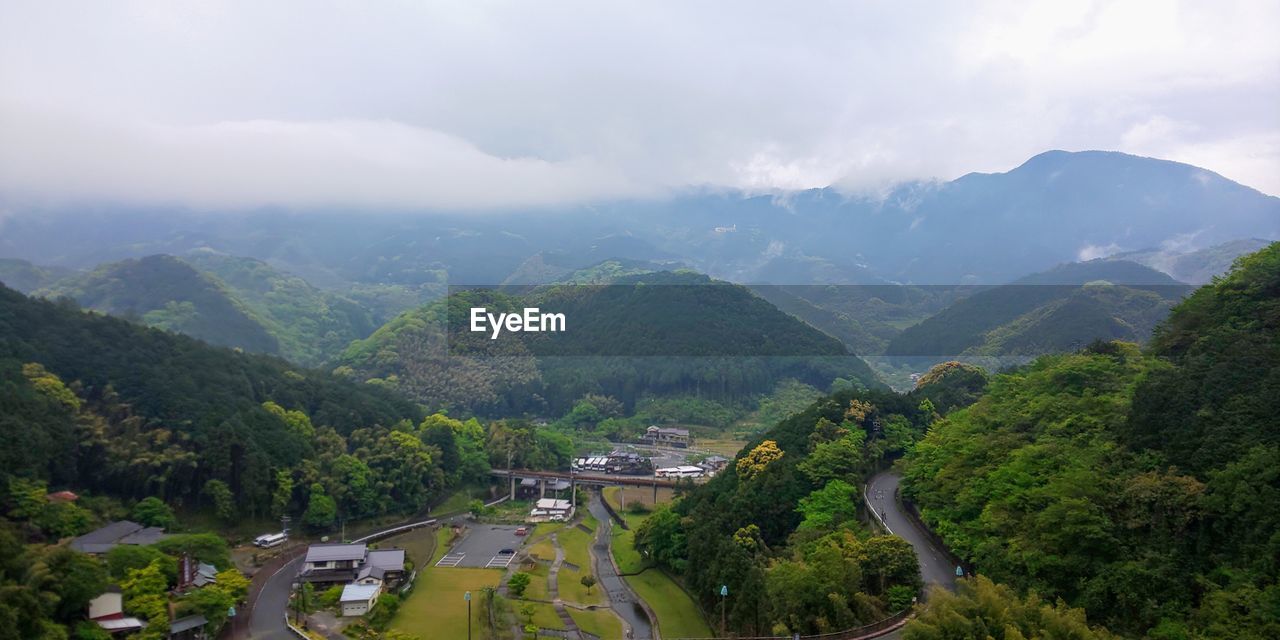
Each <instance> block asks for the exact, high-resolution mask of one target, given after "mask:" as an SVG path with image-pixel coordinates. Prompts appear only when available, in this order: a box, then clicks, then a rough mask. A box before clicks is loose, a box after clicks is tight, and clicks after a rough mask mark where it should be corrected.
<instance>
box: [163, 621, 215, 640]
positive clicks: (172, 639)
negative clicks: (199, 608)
mask: <svg viewBox="0 0 1280 640" xmlns="http://www.w3.org/2000/svg"><path fill="white" fill-rule="evenodd" d="M207 624H209V621H208V620H207V619H206V618H205V617H204V616H187V617H185V618H178V619H177V620H174V621H173V622H170V623H169V640H204V639H205V638H207V637H208V635H207V634H205V632H204V627H205V625H207Z"/></svg>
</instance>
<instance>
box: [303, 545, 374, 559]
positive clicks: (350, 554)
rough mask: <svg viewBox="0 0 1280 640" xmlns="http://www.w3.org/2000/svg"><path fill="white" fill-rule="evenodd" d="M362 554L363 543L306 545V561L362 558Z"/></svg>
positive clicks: (363, 550)
mask: <svg viewBox="0 0 1280 640" xmlns="http://www.w3.org/2000/svg"><path fill="white" fill-rule="evenodd" d="M364 554H365V546H364V545H363V544H313V545H311V546H310V547H307V559H306V562H332V561H335V560H363V559H364Z"/></svg>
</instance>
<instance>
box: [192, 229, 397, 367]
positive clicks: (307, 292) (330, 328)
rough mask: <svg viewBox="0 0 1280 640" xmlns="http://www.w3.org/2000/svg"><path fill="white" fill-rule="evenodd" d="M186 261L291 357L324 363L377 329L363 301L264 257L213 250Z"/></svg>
mask: <svg viewBox="0 0 1280 640" xmlns="http://www.w3.org/2000/svg"><path fill="white" fill-rule="evenodd" d="M182 260H183V261H184V262H186V263H188V264H190V265H192V266H194V267H195V268H197V269H199V270H200V271H202V272H204V273H206V274H210V275H213V276H214V277H216V278H217V279H218V281H219V282H221V283H222V284H224V285H225V286H226V289H228V290H229V291H230V293H231V296H232V297H233V298H234V299H235V300H236V301H237V302H239V303H240V304H241V305H243V306H244V307H245V308H247V309H248V310H249V312H250V315H251V316H252V317H253V318H254V319H255V320H256V321H257V322H258V323H260V324H261V325H262V326H263V328H265V329H266V330H267V332H268V333H270V334H271V335H272V336H274V337H275V338H276V340H277V341H278V342H279V353H280V355H282V356H284V357H285V358H287V359H288V360H290V361H291V362H297V363H299V364H303V365H317V364H320V363H322V362H325V361H326V360H328V359H329V358H332V357H333V356H334V355H336V354H337V353H339V352H341V351H342V350H343V349H344V348H346V346H347V345H348V344H350V343H351V341H352V340H358V339H360V338H363V337H365V336H368V335H369V334H370V333H372V332H373V330H374V329H375V328H376V326H375V325H374V324H373V320H372V318H371V317H370V314H369V312H368V311H366V310H365V309H364V307H363V305H361V304H359V303H357V302H355V301H354V300H352V299H350V298H347V297H344V296H341V295H337V294H334V293H331V292H327V291H322V290H320V289H317V288H316V287H313V286H311V285H310V284H308V283H307V282H306V281H305V280H303V279H302V278H299V277H297V276H294V275H291V274H288V273H284V272H282V271H279V270H277V269H275V268H274V267H272V266H271V265H268V264H267V263H265V262H262V261H261V260H255V259H253V258H241V257H237V256H228V255H222V254H216V253H210V252H193V253H190V254H188V255H186V256H183V258H182Z"/></svg>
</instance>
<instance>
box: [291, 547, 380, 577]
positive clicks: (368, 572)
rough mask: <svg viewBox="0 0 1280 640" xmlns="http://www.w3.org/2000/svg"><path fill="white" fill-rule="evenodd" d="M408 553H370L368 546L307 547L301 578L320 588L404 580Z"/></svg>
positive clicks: (371, 550)
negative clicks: (318, 585)
mask: <svg viewBox="0 0 1280 640" xmlns="http://www.w3.org/2000/svg"><path fill="white" fill-rule="evenodd" d="M404 559H405V558H404V549H369V547H368V546H367V545H364V544H313V545H311V546H310V547H307V555H306V558H304V559H303V561H302V562H303V564H302V573H301V574H300V577H301V578H302V579H303V580H305V581H306V582H312V583H317V584H326V585H328V584H344V583H351V582H356V581H357V580H360V579H362V578H363V579H368V578H370V577H373V578H376V580H377V581H378V582H379V583H387V582H391V583H394V582H399V581H400V580H401V579H403V578H404Z"/></svg>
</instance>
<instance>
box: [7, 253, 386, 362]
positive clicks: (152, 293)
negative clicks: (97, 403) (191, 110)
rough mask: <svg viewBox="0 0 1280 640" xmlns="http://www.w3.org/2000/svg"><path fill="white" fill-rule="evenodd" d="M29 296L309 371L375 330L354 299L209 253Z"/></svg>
mask: <svg viewBox="0 0 1280 640" xmlns="http://www.w3.org/2000/svg"><path fill="white" fill-rule="evenodd" d="M32 293H33V294H34V295H37V296H41V297H47V298H57V297H63V296H65V297H68V298H71V299H73V300H75V301H76V302H77V303H79V304H80V305H81V306H83V307H85V308H88V309H93V310H95V311H100V312H102V313H108V314H111V315H116V316H121V317H125V318H129V319H133V320H137V321H140V322H142V323H144V324H146V325H149V326H153V327H157V328H162V329H167V330H170V331H175V332H178V333H182V334H186V335H189V336H192V337H194V338H199V339H201V340H204V341H206V342H209V343H211V344H215V345H219V346H226V347H236V348H241V349H244V350H246V351H251V352H254V353H265V354H271V355H280V356H283V357H285V358H287V359H289V360H290V361H292V362H296V363H298V364H302V365H309V366H314V365H317V364H320V363H322V362H324V361H325V360H327V359H328V358H330V357H333V356H334V355H336V354H337V353H339V352H340V351H341V350H342V349H344V348H345V347H346V345H347V344H349V343H350V342H351V341H352V340H356V339H359V338H363V337H365V336H367V335H368V334H369V333H371V332H372V331H373V329H374V328H375V327H374V324H373V321H372V319H371V317H370V314H369V312H368V311H367V310H365V308H363V307H362V305H360V304H358V303H356V302H355V301H353V300H351V299H348V298H346V297H343V296H341V295H338V294H334V293H331V292H326V291H321V290H320V289H317V288H315V287H313V286H311V285H310V284H308V283H307V282H306V281H305V280H303V279H301V278H298V277H296V276H293V275H290V274H287V273H283V272H281V271H278V270H276V269H275V268H273V267H271V266H270V265H268V264H266V263H264V262H262V261H260V260H256V259H253V258H242V257H236V256H228V255H223V254H218V253H215V252H211V251H196V252H192V253H189V254H187V255H185V256H182V257H175V256H168V255H154V256H147V257H144V258H140V259H136V260H134V259H131V260H124V261H121V262H115V263H108V264H104V265H101V266H99V267H98V268H96V269H94V270H93V271H91V272H85V273H73V274H71V275H68V276H65V277H62V278H59V279H55V280H54V281H53V282H51V283H47V284H45V285H44V286H43V287H41V288H39V289H36V290H35V291H33V292H32Z"/></svg>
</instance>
